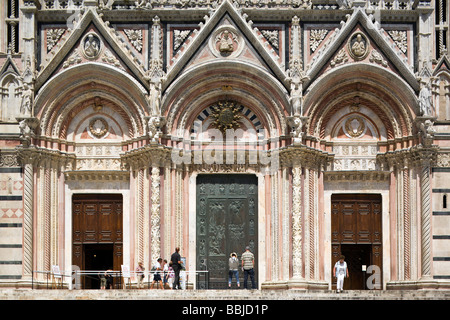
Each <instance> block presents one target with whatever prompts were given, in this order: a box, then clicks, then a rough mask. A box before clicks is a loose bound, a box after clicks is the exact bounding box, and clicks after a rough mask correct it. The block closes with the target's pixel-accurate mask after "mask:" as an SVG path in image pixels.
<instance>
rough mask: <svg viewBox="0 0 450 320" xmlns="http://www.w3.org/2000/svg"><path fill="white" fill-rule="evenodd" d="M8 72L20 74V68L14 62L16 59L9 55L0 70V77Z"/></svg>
mask: <svg viewBox="0 0 450 320" xmlns="http://www.w3.org/2000/svg"><path fill="white" fill-rule="evenodd" d="M7 73H10V74H11V73H12V74H14V75H16V76H20V72H19V69H18V68H17V66H16V64H15V63H14V60H13V59H12V58H11V56H9V55H8V57H7V58H6V61H5V63H4V64H3V66H2V68H1V70H0V78H1V77H3V75H4V74H7Z"/></svg>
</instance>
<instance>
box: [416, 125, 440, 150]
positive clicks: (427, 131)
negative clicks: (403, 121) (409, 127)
mask: <svg viewBox="0 0 450 320" xmlns="http://www.w3.org/2000/svg"><path fill="white" fill-rule="evenodd" d="M418 126H419V130H420V131H421V135H422V137H423V145H424V146H425V147H429V146H431V144H432V142H433V138H434V134H435V133H436V130H435V129H434V127H433V121H431V120H430V119H426V120H425V121H423V122H420V123H419V124H418Z"/></svg>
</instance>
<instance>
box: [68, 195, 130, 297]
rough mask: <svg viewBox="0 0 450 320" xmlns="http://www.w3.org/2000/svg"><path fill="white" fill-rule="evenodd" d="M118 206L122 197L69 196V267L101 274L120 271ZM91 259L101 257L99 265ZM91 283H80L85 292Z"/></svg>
mask: <svg viewBox="0 0 450 320" xmlns="http://www.w3.org/2000/svg"><path fill="white" fill-rule="evenodd" d="M122 206H123V202H122V195H120V194H76V195H73V198H72V217H73V218H72V231H73V232H72V243H73V246H72V263H73V265H76V266H78V267H80V269H81V270H87V271H89V270H94V269H97V268H99V267H100V268H102V269H105V270H106V269H113V270H114V271H120V270H121V265H122V261H123V257H122V248H123V239H122V234H123V233H122V221H123V216H122ZM107 255H110V257H107ZM92 257H97V258H99V257H103V258H102V263H101V264H99V263H98V262H95V260H93V258H92ZM96 271H98V270H96ZM91 283H93V282H92V281H87V280H86V279H84V285H85V288H91V287H92V286H91Z"/></svg>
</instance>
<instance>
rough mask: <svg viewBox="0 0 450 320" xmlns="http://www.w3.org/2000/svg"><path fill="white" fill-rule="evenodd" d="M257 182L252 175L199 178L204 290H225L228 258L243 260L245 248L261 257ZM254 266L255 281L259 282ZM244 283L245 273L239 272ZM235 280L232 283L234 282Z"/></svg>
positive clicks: (199, 252)
mask: <svg viewBox="0 0 450 320" xmlns="http://www.w3.org/2000/svg"><path fill="white" fill-rule="evenodd" d="M257 183H258V179H257V177H256V176H255V175H250V174H201V175H199V176H198V177H197V218H196V219H197V266H198V269H199V270H202V271H208V277H207V278H204V277H202V278H199V280H198V282H197V287H198V288H201V289H206V288H208V289H226V288H227V279H228V259H229V257H230V254H231V253H232V252H235V253H236V254H237V257H238V259H239V261H240V259H241V255H242V253H243V252H244V251H245V248H246V246H249V247H250V251H251V252H252V253H253V254H254V255H255V261H257V259H258V257H257V254H258V185H257ZM256 274H257V264H256V265H255V281H256V279H257V277H256ZM239 275H240V282H241V284H242V283H243V273H242V272H239ZM235 282H236V281H235V279H233V283H235Z"/></svg>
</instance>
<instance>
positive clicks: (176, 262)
mask: <svg viewBox="0 0 450 320" xmlns="http://www.w3.org/2000/svg"><path fill="white" fill-rule="evenodd" d="M170 261H171V262H172V269H173V271H174V273H175V279H174V281H173V286H172V289H181V285H180V270H181V256H180V248H179V247H177V248H175V252H174V253H172V256H171V257H170Z"/></svg>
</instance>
